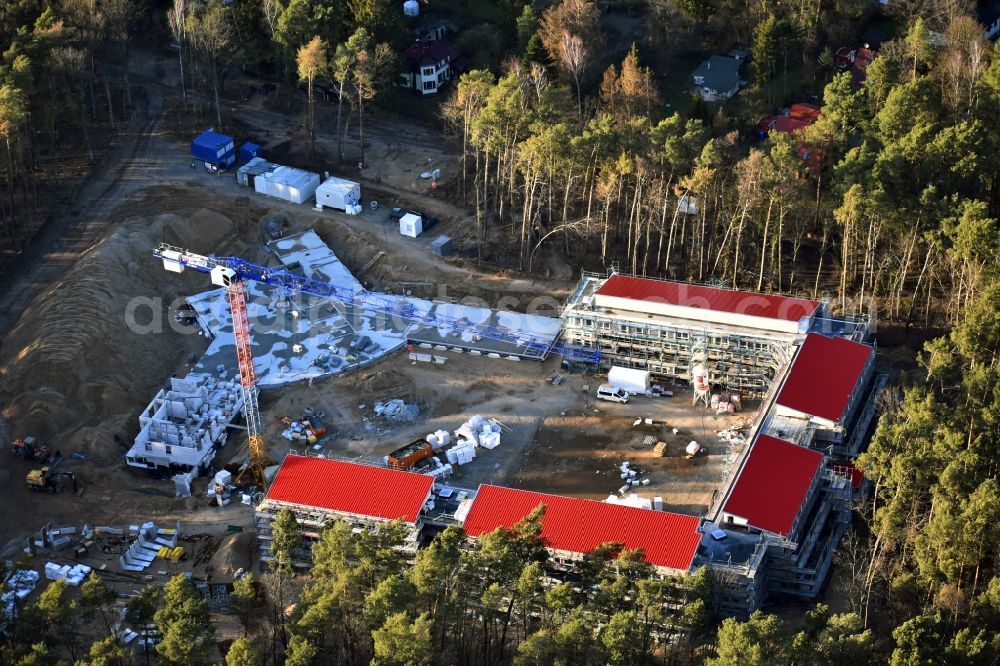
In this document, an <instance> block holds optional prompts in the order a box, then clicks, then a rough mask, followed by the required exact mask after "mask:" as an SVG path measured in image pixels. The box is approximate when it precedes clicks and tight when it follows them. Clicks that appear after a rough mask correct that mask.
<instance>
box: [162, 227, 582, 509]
mask: <svg viewBox="0 0 1000 666" xmlns="http://www.w3.org/2000/svg"><path fill="white" fill-rule="evenodd" d="M153 254H154V256H156V257H158V258H159V259H161V260H162V261H163V267H164V268H165V269H166V270H168V271H171V272H172V273H181V272H183V271H184V269H186V268H193V269H195V270H197V271H201V272H202V273H208V274H209V276H210V279H211V281H212V284H214V285H216V286H219V287H224V288H225V289H226V293H227V294H228V295H229V309H230V311H231V313H232V318H233V333H234V337H235V338H236V357H237V361H238V363H239V369H240V385H241V386H242V389H243V410H244V416H245V417H246V422H247V433H248V435H249V440H250V456H249V461H248V464H247V466H246V467H244V468H243V469H242V470H241V471H240V473H239V475H238V476H237V477H236V483H237V485H239V484H240V481H241V479H242V480H243V481H249V482H250V483H252V484H255V485H257V486H259V487H260V488H261V489H262V490H266V488H267V483H266V481H265V479H264V469H265V468H266V467H268V466H269V465H272V464H273V462H272V461H271V459H270V458H269V457H268V453H267V447H266V445H265V443H264V438H263V434H262V428H261V422H260V408H259V406H258V404H257V376H256V372H255V371H254V367H253V353H252V350H251V342H250V324H249V321H248V316H247V308H246V287H245V286H244V283H245V282H246V281H247V280H252V281H254V282H259V283H262V284H266V285H270V286H272V287H278V288H280V289H285V290H287V291H288V293H305V294H310V295H312V296H319V297H321V298H329V299H331V300H334V301H337V302H339V303H342V304H343V305H345V306H353V307H357V308H362V309H364V310H372V311H374V312H376V313H378V314H384V315H389V316H391V317H397V318H401V319H405V320H407V321H412V322H415V323H419V324H422V325H425V326H429V327H433V328H450V329H451V330H454V331H461V330H463V329H470V328H471V329H473V331H472V332H473V333H474V334H475V335H478V336H479V337H480V338H487V339H489V340H494V341H497V342H505V343H509V344H512V345H516V346H518V347H522V346H523V347H525V350H526V351H527V352H534V353H536V354H538V355H543V354H545V353H553V354H559V355H561V356H564V357H566V358H568V359H570V360H571V361H580V362H585V363H598V362H600V359H601V355H600V350H598V349H596V348H594V347H587V346H583V345H574V344H569V343H564V342H556V341H554V340H552V339H551V338H544V337H536V336H525V335H524V334H523V333H521V332H515V331H510V330H507V329H504V328H502V327H494V326H488V325H484V324H470V323H469V322H468V321H467V320H463V319H460V318H457V317H449V316H447V315H444V314H442V313H440V312H438V311H437V310H436V309H435V310H431V311H430V312H426V311H420V310H418V309H417V308H416V306H414V305H413V304H412V303H409V302H407V301H405V300H395V299H390V298H385V297H382V296H380V295H379V294H375V293H372V292H369V291H367V290H365V289H361V290H358V291H355V290H353V289H347V288H345V287H340V286H337V285H335V284H331V283H329V282H323V281H322V280H315V279H312V278H307V277H305V276H303V275H296V274H295V273H289V272H288V271H286V270H282V269H280V268H273V267H272V268H268V267H266V266H258V265H256V264H251V263H250V262H248V261H245V260H243V259H241V258H240V257H215V256H206V255H202V254H195V253H193V252H188V251H187V250H185V249H183V248H180V247H176V246H173V245H168V244H166V243H162V244H160V245H159V246H157V247H156V249H154V250H153Z"/></svg>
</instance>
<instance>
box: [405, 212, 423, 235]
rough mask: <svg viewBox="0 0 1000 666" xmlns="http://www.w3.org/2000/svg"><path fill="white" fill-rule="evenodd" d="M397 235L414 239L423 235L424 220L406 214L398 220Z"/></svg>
mask: <svg viewBox="0 0 1000 666" xmlns="http://www.w3.org/2000/svg"><path fill="white" fill-rule="evenodd" d="M399 233H400V234H402V235H403V236H409V237H410V238H416V237H417V236H419V235H420V234H422V233H424V220H423V218H422V217H420V216H419V215H416V214H414V213H407V214H406V215H404V216H403V217H401V218H399Z"/></svg>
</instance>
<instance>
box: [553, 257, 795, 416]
mask: <svg viewBox="0 0 1000 666" xmlns="http://www.w3.org/2000/svg"><path fill="white" fill-rule="evenodd" d="M604 279H605V276H602V275H597V274H593V273H585V274H584V276H583V278H582V279H581V281H580V284H579V285H578V286H577V288H576V290H574V292H573V295H572V296H571V297H570V299H569V300H568V301H567V303H566V305H565V307H564V308H563V336H564V339H565V340H566V341H567V342H569V343H571V344H579V345H587V346H593V347H596V348H598V349H599V350H600V354H601V364H602V367H606V368H610V367H611V366H612V365H616V366H621V367H626V368H637V369H640V370H647V371H649V372H650V373H651V374H652V375H654V376H656V377H658V378H661V379H669V380H680V381H684V382H691V381H692V379H693V375H692V371H693V369H694V367H695V366H696V365H699V363H700V364H703V365H704V366H705V369H706V370H707V371H708V372H707V376H708V380H709V382H710V383H711V384H712V385H713V386H716V387H721V388H724V389H728V390H735V391H740V392H742V393H744V394H745V395H752V396H761V395H763V394H764V393H766V392H767V390H768V388H769V387H770V386H771V384H772V382H773V381H774V378H775V376H776V375H777V374H778V372H779V371H780V370H781V368H782V367H784V366H785V364H786V363H788V361H789V360H790V358H791V346H792V345H791V343H792V341H793V338H789V337H787V336H778V335H775V334H774V333H773V332H766V331H757V332H755V331H751V330H749V329H742V330H741V329H739V328H738V327H735V326H734V327H726V326H724V325H710V324H706V323H704V322H701V323H699V322H695V321H693V320H681V319H667V318H664V317H656V316H654V315H647V317H648V319H646V320H643V319H641V318H640V317H641V316H642V315H640V314H637V313H627V312H619V311H611V310H605V309H600V308H597V307H595V306H594V305H593V302H592V299H593V293H594V291H596V289H597V288H598V286H599V284H600V282H601V281H602V280H604Z"/></svg>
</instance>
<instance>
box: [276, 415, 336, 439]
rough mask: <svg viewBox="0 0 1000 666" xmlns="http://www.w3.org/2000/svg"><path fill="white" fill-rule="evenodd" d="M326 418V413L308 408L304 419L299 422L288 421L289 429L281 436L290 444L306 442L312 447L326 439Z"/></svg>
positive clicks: (303, 416)
mask: <svg viewBox="0 0 1000 666" xmlns="http://www.w3.org/2000/svg"><path fill="white" fill-rule="evenodd" d="M325 416H326V412H317V411H315V410H314V409H313V408H312V407H306V408H305V410H303V413H302V418H300V419H299V420H298V421H291V420H288V422H287V423H286V424H285V425H287V426H288V427H287V428H286V429H285V430H283V431H282V432H281V436H282V437H284V438H285V439H287V440H288V441H289V442H302V441H305V442H308V443H309V444H310V445H312V444H315V443H316V442H318V441H319V440H320V439H321V438H323V437H326V424H325V423H323V417H325ZM286 418H287V417H286Z"/></svg>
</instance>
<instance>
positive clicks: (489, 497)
mask: <svg viewBox="0 0 1000 666" xmlns="http://www.w3.org/2000/svg"><path fill="white" fill-rule="evenodd" d="M540 504H544V505H545V517H544V518H542V538H543V539H545V541H546V544H547V545H548V546H549V547H550V548H555V549H558V550H566V551H570V552H574V553H589V552H590V551H592V550H593V549H594V548H596V547H597V546H599V545H601V544H602V543H607V542H610V541H613V542H618V543H622V544H624V545H625V547H626V548H642V549H643V551H644V552H645V554H646V561H647V562H649V563H650V564H653V565H656V566H661V567H667V568H670V569H680V570H687V569H689V568H690V567H691V562H692V561H693V560H694V555H695V552H696V551H697V550H698V543H699V542H700V541H701V534H700V533H699V532H698V523H699V520H698V518H697V517H695V516H684V515H681V514H677V513H669V512H666V511H653V510H650V509H638V508H635V507H630V506H621V505H619V504H607V503H605V502H595V501H594V500H586V499H577V498H573V497H560V496H558V495H546V494H543V493H533V492H529V491H526V490H515V489H513V488H500V487H498V486H489V485H483V486H480V488H479V493H478V494H477V495H476V499H475V500H474V501H473V502H472V509H471V510H470V511H469V517H468V518H467V519H466V521H465V532H466V534H468V535H469V536H479V535H481V534H486V533H489V532H492V531H493V530H495V529H497V528H498V527H506V528H510V527H513V526H514V525H515V524H517V522H518V521H520V520H521V519H522V518H524V517H525V516H527V515H528V514H529V513H531V512H532V511H533V510H534V509H535V508H536V507H538V505H540Z"/></svg>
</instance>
